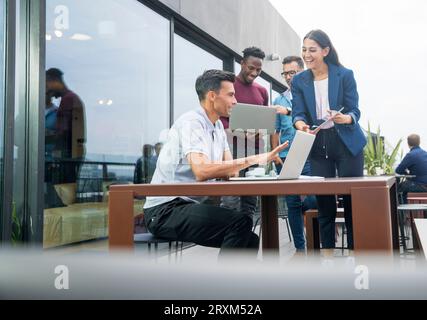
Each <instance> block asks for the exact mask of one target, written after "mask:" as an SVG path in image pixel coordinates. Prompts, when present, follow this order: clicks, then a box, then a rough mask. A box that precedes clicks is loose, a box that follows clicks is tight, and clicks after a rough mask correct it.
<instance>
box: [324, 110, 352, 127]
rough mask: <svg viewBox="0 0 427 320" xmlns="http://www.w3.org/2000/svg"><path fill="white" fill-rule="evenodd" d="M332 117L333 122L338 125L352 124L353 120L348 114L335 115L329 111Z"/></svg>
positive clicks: (339, 113)
mask: <svg viewBox="0 0 427 320" xmlns="http://www.w3.org/2000/svg"><path fill="white" fill-rule="evenodd" d="M328 112H329V114H330V115H331V118H332V120H333V121H334V123H336V124H352V123H353V118H352V117H351V116H350V115H348V114H342V113H341V112H337V113H335V114H333V113H332V112H331V111H328Z"/></svg>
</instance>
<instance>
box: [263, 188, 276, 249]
mask: <svg viewBox="0 0 427 320" xmlns="http://www.w3.org/2000/svg"><path fill="white" fill-rule="evenodd" d="M261 228H262V248H263V249H264V250H277V251H279V224H278V217H277V196H262V197H261Z"/></svg>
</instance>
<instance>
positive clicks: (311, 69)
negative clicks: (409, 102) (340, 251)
mask: <svg viewBox="0 0 427 320" xmlns="http://www.w3.org/2000/svg"><path fill="white" fill-rule="evenodd" d="M302 57H303V59H304V62H305V64H306V66H307V69H308V70H306V71H304V72H302V73H300V74H298V75H296V76H295V77H294V78H293V82H292V96H293V100H292V105H293V112H292V113H293V123H294V126H295V128H296V129H297V130H303V131H307V132H310V130H311V129H313V127H315V126H318V125H320V124H321V123H322V122H324V120H325V119H329V118H331V117H333V122H331V124H330V125H329V126H327V127H326V128H324V129H322V130H320V131H319V132H318V133H317V135H316V140H315V142H314V145H313V148H312V150H311V154H310V161H311V169H312V170H311V171H312V174H313V175H314V176H323V177H328V178H329V177H336V176H337V175H338V176H339V177H360V176H363V148H364V146H365V145H366V138H365V136H364V134H363V132H362V130H361V128H360V126H359V123H358V121H359V118H360V110H359V106H358V104H359V95H358V93H357V86H356V81H355V79H354V76H353V72H352V71H351V70H349V69H346V68H344V67H343V66H342V65H341V63H340V62H339V59H338V54H337V52H336V50H335V48H334V46H333V45H332V43H331V40H330V39H329V37H328V35H327V34H326V33H325V32H323V31H321V30H313V31H311V32H309V33H308V34H307V35H306V36H305V37H304V43H303V47H302ZM339 110H341V112H338V111H339ZM317 202H318V208H319V225H320V234H321V240H322V248H334V247H335V218H336V211H337V209H336V198H335V196H317ZM344 212H345V221H346V227H347V244H348V247H349V248H350V249H352V248H353V229H352V223H351V222H352V220H351V198H350V196H344Z"/></svg>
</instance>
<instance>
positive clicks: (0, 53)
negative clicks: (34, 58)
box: [0, 1, 6, 228]
mask: <svg viewBox="0 0 427 320" xmlns="http://www.w3.org/2000/svg"><path fill="white" fill-rule="evenodd" d="M4 6H5V1H2V2H1V3H0V199H2V198H3V190H2V186H3V157H4V146H3V141H4V120H5V119H4V105H5V104H4V102H5V90H4V86H5V60H4V59H5V47H6V44H5V39H6V34H5V21H6V17H5V11H6V10H5V8H4ZM1 210H2V206H0V221H2V220H1ZM0 228H1V227H0Z"/></svg>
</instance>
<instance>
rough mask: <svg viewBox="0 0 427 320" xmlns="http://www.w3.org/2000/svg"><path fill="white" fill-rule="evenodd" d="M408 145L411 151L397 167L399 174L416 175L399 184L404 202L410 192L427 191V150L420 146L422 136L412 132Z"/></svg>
mask: <svg viewBox="0 0 427 320" xmlns="http://www.w3.org/2000/svg"><path fill="white" fill-rule="evenodd" d="M408 146H409V149H410V151H409V153H408V154H407V155H406V156H405V157H404V158H403V160H402V162H401V163H400V164H399V166H398V167H397V168H396V173H398V174H410V175H414V176H415V178H411V179H406V180H405V181H403V182H402V183H400V184H399V185H398V192H401V193H402V194H403V202H404V203H407V197H408V192H427V152H426V151H424V150H423V149H421V148H420V136H419V135H417V134H411V135H410V136H409V137H408Z"/></svg>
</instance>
